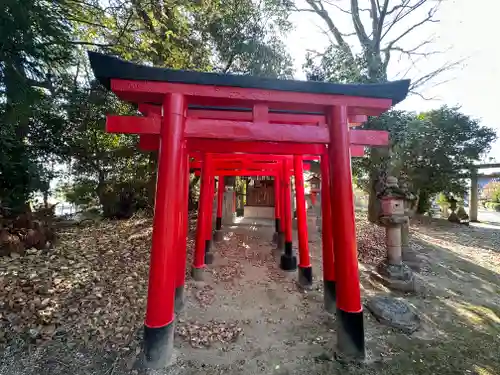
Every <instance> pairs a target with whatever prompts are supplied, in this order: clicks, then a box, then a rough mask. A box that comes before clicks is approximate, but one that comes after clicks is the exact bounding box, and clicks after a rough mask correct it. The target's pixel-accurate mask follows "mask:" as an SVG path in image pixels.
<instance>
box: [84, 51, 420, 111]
mask: <svg viewBox="0 0 500 375" xmlns="http://www.w3.org/2000/svg"><path fill="white" fill-rule="evenodd" d="M88 55H89V59H90V65H91V67H92V70H93V72H94V76H95V77H96V78H97V79H98V80H99V82H101V84H103V85H104V86H105V87H106V88H108V89H110V88H111V81H112V80H113V79H118V80H130V81H143V82H144V81H146V82H166V83H180V84H189V85H200V86H212V87H213V86H219V87H231V88H232V87H234V88H245V89H260V90H274V91H284V92H297V93H304V94H322V95H342V96H351V97H364V98H377V99H389V100H390V105H395V104H397V103H399V102H401V101H402V100H403V99H405V98H406V96H407V95H408V89H409V86H410V81H409V80H401V81H394V82H386V83H374V84H339V83H329V82H318V81H297V80H283V79H271V78H262V77H253V76H248V75H232V74H221V73H204V72H196V71H184V70H173V69H166V68H157V67H151V66H146V65H139V64H135V63H132V62H129V61H125V60H121V59H119V58H116V57H114V56H110V55H105V54H101V53H96V52H89V53H88Z"/></svg>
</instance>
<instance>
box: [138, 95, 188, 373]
mask: <svg viewBox="0 0 500 375" xmlns="http://www.w3.org/2000/svg"><path fill="white" fill-rule="evenodd" d="M186 109H187V105H186V102H185V99H184V95H182V94H177V93H172V94H168V95H166V96H165V99H164V101H163V114H164V117H163V119H162V126H161V131H160V151H159V155H158V180H157V183H156V199H155V208H154V222H153V239H152V246H151V260H150V269H149V283H148V300H147V307H146V318H145V321H144V354H145V357H146V361H147V362H148V364H149V365H151V366H153V367H160V366H162V365H163V364H164V363H165V361H169V360H170V357H171V355H172V345H173V342H174V319H175V314H174V300H175V286H176V282H175V280H176V273H175V272H172V270H178V269H179V267H178V266H177V265H176V262H177V256H176V255H177V254H176V253H177V251H178V246H179V243H178V242H177V241H178V240H179V236H178V231H177V230H166V228H176V227H177V226H178V225H179V223H177V222H176V221H177V219H178V217H179V213H180V205H179V204H178V202H177V201H178V199H179V189H178V186H177V185H176V184H172V181H175V180H176V179H177V177H178V172H179V165H180V164H181V157H182V140H183V133H184V124H185V113H186ZM184 241H185V238H184Z"/></svg>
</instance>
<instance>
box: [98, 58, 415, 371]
mask: <svg viewBox="0 0 500 375" xmlns="http://www.w3.org/2000/svg"><path fill="white" fill-rule="evenodd" d="M89 57H90V62H91V66H92V69H93V71H94V75H95V76H96V78H97V79H98V80H99V81H100V82H101V83H102V84H103V85H104V86H106V87H107V88H108V89H111V90H112V91H113V92H114V93H115V94H116V95H118V97H119V98H121V99H122V100H126V101H129V102H133V103H137V104H139V105H141V104H142V105H144V104H149V105H153V106H156V107H159V108H161V111H160V113H157V114H156V115H155V114H151V115H150V114H148V115H147V116H146V117H116V116H110V117H109V118H108V128H107V129H108V131H114V132H122V133H134V134H141V142H146V143H147V144H148V145H149V147H150V148H156V147H152V146H151V145H152V144H153V143H154V142H157V144H158V145H159V146H158V147H157V148H158V149H159V156H158V178H157V187H156V200H155V214H154V222H153V241H152V248H151V261H150V274H149V286H148V301H147V309H146V319H145V324H144V360H145V365H146V366H148V367H156V368H158V367H162V366H164V365H165V364H166V363H167V362H168V361H169V360H170V357H171V353H172V347H173V336H174V321H175V314H174V306H175V302H174V301H175V294H176V289H180V288H182V286H183V283H184V280H183V276H182V277H181V273H184V269H183V268H184V264H183V263H182V261H181V258H184V257H185V252H186V232H187V209H186V208H187V189H188V168H189V163H188V153H193V152H201V153H203V158H204V159H203V160H204V164H205V165H209V164H210V161H209V160H207V158H208V159H210V158H211V157H212V156H211V153H242V154H273V155H294V163H296V166H298V162H297V161H296V160H298V158H296V157H295V156H302V155H315V156H321V161H322V162H321V168H322V175H323V178H322V184H323V192H322V194H323V196H328V194H330V197H331V198H333V197H335V199H322V209H323V217H324V220H323V229H322V230H323V241H324V242H325V243H329V244H331V245H329V246H324V247H323V263H324V264H326V265H328V268H329V269H330V271H329V272H330V275H328V277H327V275H325V281H324V283H325V308H326V309H327V310H331V308H332V306H333V305H332V301H333V300H335V301H336V312H337V326H338V328H337V335H338V340H337V343H338V344H337V345H338V348H337V350H338V351H339V352H340V354H341V355H342V356H353V357H356V358H360V357H364V351H365V345H364V329H363V309H362V304H361V296H360V285H359V276H358V261H357V251H356V237H355V226H354V205H353V192H352V185H351V184H352V182H351V168H350V151H349V147H350V145H351V144H353V145H357V146H364V145H374V146H377V145H380V146H383V145H386V144H387V140H388V134H387V133H384V132H370V131H367V130H349V118H351V119H352V122H354V123H357V122H358V120H357V119H358V116H361V118H362V119H364V118H365V116H378V115H380V114H381V113H382V112H384V111H386V110H387V109H388V108H390V107H391V106H392V105H394V104H396V103H398V102H400V101H402V100H403V99H404V98H405V97H406V95H407V93H408V87H409V81H407V80H404V81H397V82H388V83H384V84H369V85H342V84H332V83H325V82H304V81H292V80H276V79H264V78H256V77H250V76H233V75H223V74H215V73H201V72H187V71H175V70H170V69H161V68H154V67H148V66H140V65H136V64H133V63H130V62H126V61H123V60H119V59H117V58H114V57H111V56H106V55H102V54H97V53H89ZM228 108H231V109H232V110H229V111H228V110H227V109H228ZM242 109H243V110H242ZM227 113H230V115H228V114H227ZM148 138H149V139H148ZM144 139H147V141H144ZM289 162H290V161H289V159H285V160H283V163H282V164H283V165H285V167H283V172H284V173H283V174H284V176H285V178H283V185H284V189H283V196H284V197H283V198H284V199H283V203H284V205H285V206H286V205H290V195H289V194H290V178H286V176H287V174H288V171H289V168H288V163H289ZM202 174H205V175H206V176H209V175H210V171H209V170H208V168H204V169H202ZM203 179H204V178H203V176H202V180H203ZM174 181H175V183H174ZM205 181H207V180H205ZM179 186H181V187H182V188H180V189H179ZM282 188H283V186H282ZM328 203H330V204H328ZM200 204H203V203H200ZM203 206H204V207H205V205H203ZM285 208H286V207H285ZM285 212H286V209H285ZM288 216H290V215H288ZM326 218H329V220H325V219H326ZM285 219H286V215H285ZM290 220H291V218H290ZM325 223H330V224H329V225H328V224H325ZM198 225H200V224H198ZM201 225H203V222H202V224H201ZM166 228H168V230H166ZM201 240H203V238H201ZM287 250H288V249H285V253H284V254H283V255H282V257H281V265H282V268H284V266H285V267H287V266H289V265H293V263H294V262H296V259H295V255H293V254H292V252H291V246H290V251H287ZM334 254H335V263H334V262H333V258H334ZM301 261H302V260H301ZM333 266H334V270H333ZM181 268H182V272H181Z"/></svg>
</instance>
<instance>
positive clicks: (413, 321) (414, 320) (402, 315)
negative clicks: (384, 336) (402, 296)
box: [366, 296, 420, 334]
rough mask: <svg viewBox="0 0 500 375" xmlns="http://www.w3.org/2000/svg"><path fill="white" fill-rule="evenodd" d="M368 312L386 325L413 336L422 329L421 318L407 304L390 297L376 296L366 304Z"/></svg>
mask: <svg viewBox="0 0 500 375" xmlns="http://www.w3.org/2000/svg"><path fill="white" fill-rule="evenodd" d="M366 307H367V308H368V310H369V311H370V312H371V313H372V314H373V315H374V316H375V318H376V319H377V320H378V321H379V322H381V323H384V324H387V325H389V326H391V327H394V328H397V329H400V330H402V331H403V332H405V333H407V334H412V333H413V332H415V331H416V330H417V329H418V328H419V327H420V318H419V317H418V315H417V314H416V313H415V312H414V311H412V309H411V308H410V307H409V306H408V304H407V303H405V302H404V301H401V300H399V299H394V298H391V297H388V296H376V297H373V298H370V299H369V300H368V302H367V303H366Z"/></svg>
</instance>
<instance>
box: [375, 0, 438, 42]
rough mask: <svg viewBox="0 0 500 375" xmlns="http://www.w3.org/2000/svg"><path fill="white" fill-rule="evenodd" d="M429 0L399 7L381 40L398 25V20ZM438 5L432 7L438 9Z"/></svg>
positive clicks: (407, 1)
mask: <svg viewBox="0 0 500 375" xmlns="http://www.w3.org/2000/svg"><path fill="white" fill-rule="evenodd" d="M404 1H405V3H406V4H408V3H409V2H410V0H404ZM427 1H429V0H418V2H417V3H415V4H414V5H411V6H406V5H405V6H402V7H401V8H399V9H400V11H399V12H398V14H397V15H396V16H395V17H394V19H392V20H391V22H390V23H389V24H388V27H387V29H386V30H385V32H384V33H383V34H382V36H381V37H380V40H381V41H382V40H383V39H384V38H385V37H386V36H387V34H388V33H389V31H390V30H391V29H392V27H393V26H394V25H396V24H397V23H398V22H400V21H401V20H402V19H403V18H405V17H406V16H408V15H409V14H411V13H413V12H414V11H416V10H417V9H418V8H420V7H421V6H422V5H424V4H425V3H426V2H427ZM438 6H439V4H438V5H436V6H434V7H433V8H432V9H435V10H436V11H437V7H438ZM432 9H431V11H432ZM405 10H406V11H405Z"/></svg>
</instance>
